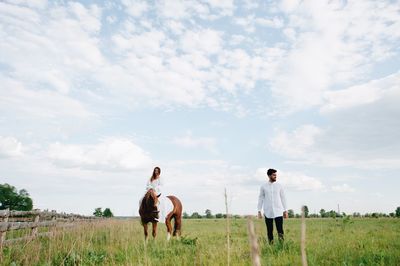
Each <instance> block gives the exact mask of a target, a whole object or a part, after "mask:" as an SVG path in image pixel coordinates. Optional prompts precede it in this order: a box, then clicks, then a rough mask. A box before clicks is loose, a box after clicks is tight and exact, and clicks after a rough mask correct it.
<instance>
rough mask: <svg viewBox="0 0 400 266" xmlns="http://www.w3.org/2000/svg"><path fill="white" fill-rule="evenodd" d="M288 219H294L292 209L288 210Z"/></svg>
mask: <svg viewBox="0 0 400 266" xmlns="http://www.w3.org/2000/svg"><path fill="white" fill-rule="evenodd" d="M288 216H289V218H294V211H293V210H292V209H290V210H288Z"/></svg>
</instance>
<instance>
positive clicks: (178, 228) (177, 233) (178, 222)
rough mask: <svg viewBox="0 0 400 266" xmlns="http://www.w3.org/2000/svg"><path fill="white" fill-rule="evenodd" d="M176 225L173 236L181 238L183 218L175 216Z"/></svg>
mask: <svg viewBox="0 0 400 266" xmlns="http://www.w3.org/2000/svg"><path fill="white" fill-rule="evenodd" d="M174 218H175V223H174V234H173V236H178V237H180V236H181V227H182V216H180V215H175V216H174Z"/></svg>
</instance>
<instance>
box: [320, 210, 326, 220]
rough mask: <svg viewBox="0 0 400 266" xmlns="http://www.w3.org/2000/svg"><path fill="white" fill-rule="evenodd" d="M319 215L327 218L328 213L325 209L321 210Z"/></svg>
mask: <svg viewBox="0 0 400 266" xmlns="http://www.w3.org/2000/svg"><path fill="white" fill-rule="evenodd" d="M319 214H320V215H321V217H322V218H325V217H327V215H326V211H325V210H324V209H321V210H320V211H319Z"/></svg>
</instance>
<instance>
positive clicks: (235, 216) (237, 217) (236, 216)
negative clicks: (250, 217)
mask: <svg viewBox="0 0 400 266" xmlns="http://www.w3.org/2000/svg"><path fill="white" fill-rule="evenodd" d="M233 218H235V219H241V218H242V216H241V215H239V214H235V215H233Z"/></svg>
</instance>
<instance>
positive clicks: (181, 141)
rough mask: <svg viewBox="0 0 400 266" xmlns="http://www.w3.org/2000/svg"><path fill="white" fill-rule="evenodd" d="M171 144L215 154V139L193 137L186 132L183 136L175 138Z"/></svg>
mask: <svg viewBox="0 0 400 266" xmlns="http://www.w3.org/2000/svg"><path fill="white" fill-rule="evenodd" d="M173 143H175V144H176V145H178V146H181V147H184V148H190V149H193V148H201V149H205V150H208V151H210V152H212V153H217V147H216V144H217V140H216V139H215V138H210V137H193V136H192V133H191V132H188V133H187V134H186V135H185V136H181V137H177V138H175V139H174V140H173Z"/></svg>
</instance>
